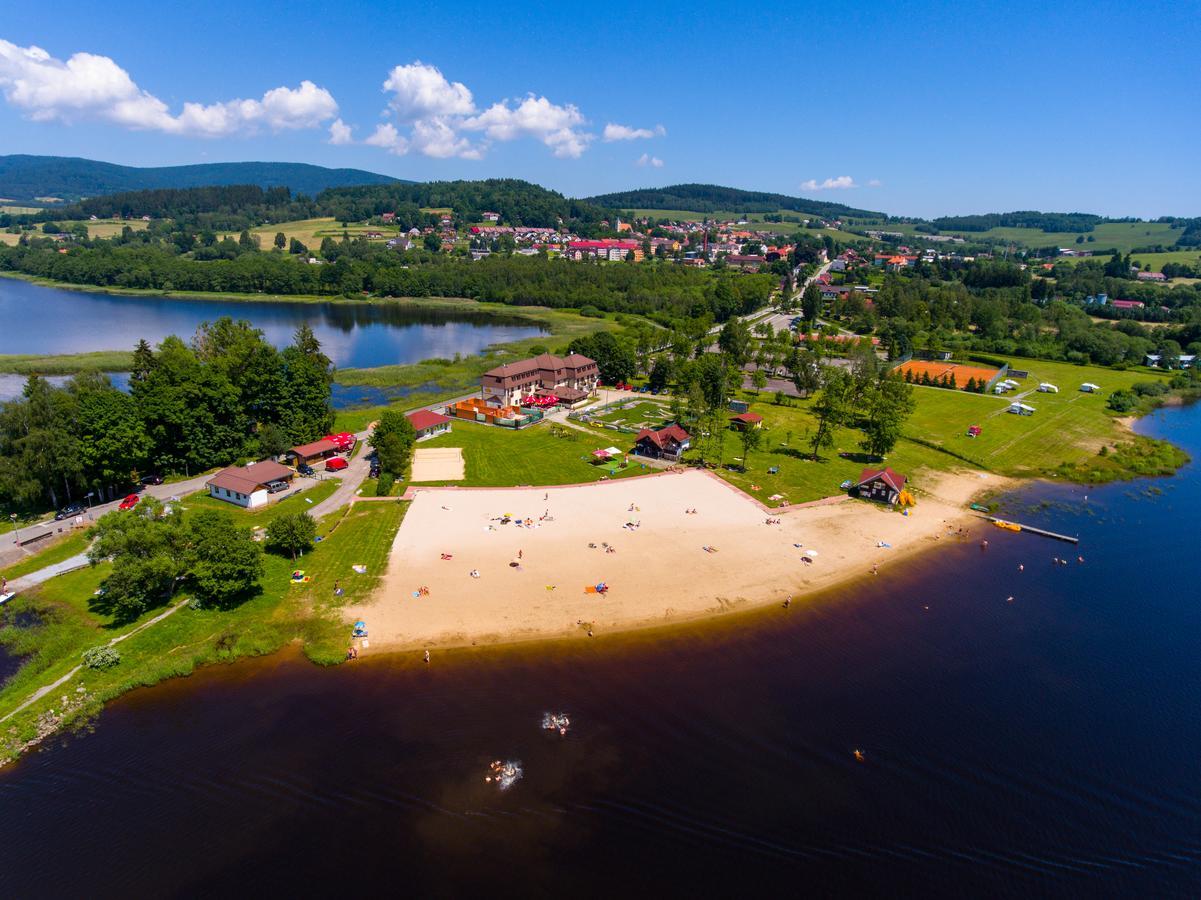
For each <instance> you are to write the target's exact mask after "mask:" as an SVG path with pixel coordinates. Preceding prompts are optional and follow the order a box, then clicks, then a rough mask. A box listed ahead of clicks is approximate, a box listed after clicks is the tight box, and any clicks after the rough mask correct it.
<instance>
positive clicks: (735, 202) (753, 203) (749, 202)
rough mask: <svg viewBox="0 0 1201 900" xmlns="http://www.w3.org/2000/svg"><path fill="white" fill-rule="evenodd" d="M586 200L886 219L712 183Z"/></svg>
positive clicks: (701, 209)
mask: <svg viewBox="0 0 1201 900" xmlns="http://www.w3.org/2000/svg"><path fill="white" fill-rule="evenodd" d="M588 201H589V202H590V203H595V204H597V205H598V206H604V207H609V208H610V209H613V208H616V209H663V210H668V209H671V210H690V211H695V212H701V213H705V212H708V213H713V212H718V211H720V210H734V211H736V212H738V213H775V212H779V211H780V210H789V211H791V212H799V213H804V214H806V215H810V216H821V217H823V218H836V217H841V216H855V217H857V218H879V219H885V220H886V219H887V218H888V216H887V215H885V214H884V213H879V212H872V211H870V210H866V209H856V208H854V207H851V206H846V205H844V204H842V203H826V202H823V201H821V200H808V199H806V198H804V197H789V196H787V195H786V194H770V193H765V192H763V191H744V190H740V189H738V188H732V187H721V186H720V185H716V184H676V185H672V186H670V187H663V188H641V189H639V190H634V191H619V192H617V193H615V194H601V195H599V196H597V197H589V198H588Z"/></svg>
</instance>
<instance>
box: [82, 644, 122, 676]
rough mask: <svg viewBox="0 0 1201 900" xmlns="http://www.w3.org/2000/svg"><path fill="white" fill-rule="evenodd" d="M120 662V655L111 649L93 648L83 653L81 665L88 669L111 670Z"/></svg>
mask: <svg viewBox="0 0 1201 900" xmlns="http://www.w3.org/2000/svg"><path fill="white" fill-rule="evenodd" d="M119 662H121V654H120V653H118V652H117V651H116V650H115V649H113V648H112V647H93V648H92V649H90V650H85V651H84V652H83V664H84V665H85V666H87V667H88V668H89V669H100V670H101V671H103V670H105V669H111V668H112V667H113V666H115V665H117V664H118V663H119Z"/></svg>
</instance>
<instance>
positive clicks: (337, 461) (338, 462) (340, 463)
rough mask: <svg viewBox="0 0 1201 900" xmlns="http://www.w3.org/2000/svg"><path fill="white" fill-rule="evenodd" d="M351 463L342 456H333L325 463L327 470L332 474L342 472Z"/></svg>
mask: <svg viewBox="0 0 1201 900" xmlns="http://www.w3.org/2000/svg"><path fill="white" fill-rule="evenodd" d="M348 465H350V463H348V462H347V461H346V460H344V459H343V458H342V457H340V456H331V457H330V458H329V459H328V460H327V461H326V463H325V468H326V469H327V470H328V471H330V472H341V471H342V470H343V469H345V468H346V467H347V466H348Z"/></svg>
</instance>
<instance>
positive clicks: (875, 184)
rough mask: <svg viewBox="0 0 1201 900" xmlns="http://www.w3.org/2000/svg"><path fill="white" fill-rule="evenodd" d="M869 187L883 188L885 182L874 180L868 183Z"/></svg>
mask: <svg viewBox="0 0 1201 900" xmlns="http://www.w3.org/2000/svg"><path fill="white" fill-rule="evenodd" d="M867 186H868V187H883V186H884V182H883V181H881V180H880V179H879V178H872V179H871V180H869V181H868V183H867Z"/></svg>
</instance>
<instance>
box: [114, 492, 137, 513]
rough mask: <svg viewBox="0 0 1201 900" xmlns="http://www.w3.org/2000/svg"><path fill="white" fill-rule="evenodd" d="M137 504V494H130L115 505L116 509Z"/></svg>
mask: <svg viewBox="0 0 1201 900" xmlns="http://www.w3.org/2000/svg"><path fill="white" fill-rule="evenodd" d="M137 505H138V495H137V494H130V495H129V496H128V497H126V498H125V499H124V500H122V501H121V503H120V504H119V505H118V506H117V509H133V508H134V507H135V506H137Z"/></svg>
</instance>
